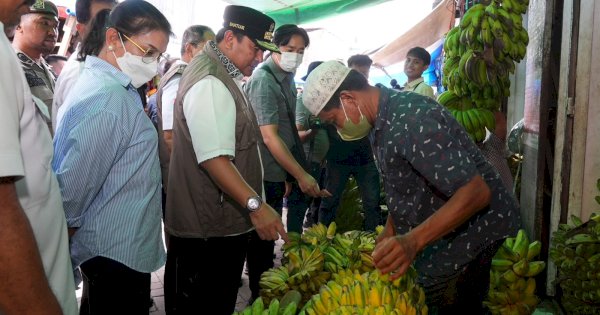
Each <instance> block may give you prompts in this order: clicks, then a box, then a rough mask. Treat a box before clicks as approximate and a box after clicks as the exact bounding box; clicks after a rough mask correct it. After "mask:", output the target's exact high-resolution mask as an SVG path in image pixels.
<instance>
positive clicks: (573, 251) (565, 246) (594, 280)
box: [549, 183, 600, 314]
mask: <svg viewBox="0 0 600 315" xmlns="http://www.w3.org/2000/svg"><path fill="white" fill-rule="evenodd" d="M598 186H599V190H600V183H599V184H598ZM550 244H551V247H550V250H549V252H550V258H551V259H552V260H553V261H554V263H555V264H556V266H557V267H558V277H557V279H556V282H557V284H559V285H560V287H561V289H562V292H563V295H562V298H561V303H562V305H563V307H564V308H565V310H566V311H567V313H569V314H598V310H599V309H600V215H598V214H592V217H591V218H590V220H589V221H588V222H585V223H584V222H582V221H581V219H580V218H578V217H577V216H571V218H570V223H569V224H560V225H559V226H558V230H557V231H556V232H554V234H553V235H552V240H551V242H550Z"/></svg>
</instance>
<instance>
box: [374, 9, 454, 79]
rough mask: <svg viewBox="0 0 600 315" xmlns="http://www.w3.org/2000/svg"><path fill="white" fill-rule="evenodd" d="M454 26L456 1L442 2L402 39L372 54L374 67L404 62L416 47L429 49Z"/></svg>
mask: <svg viewBox="0 0 600 315" xmlns="http://www.w3.org/2000/svg"><path fill="white" fill-rule="evenodd" d="M453 26H454V0H445V1H443V2H440V3H439V4H438V5H437V6H436V7H435V9H433V11H431V13H429V15H427V16H426V17H425V18H424V19H423V20H421V22H419V23H417V24H416V25H415V26H413V27H412V28H411V29H409V30H408V31H406V33H404V34H402V35H401V36H400V37H398V38H396V39H394V40H393V41H391V42H389V43H388V44H386V45H385V46H383V47H382V48H380V49H378V50H376V51H375V52H372V53H370V54H369V55H370V57H371V59H373V66H374V67H378V68H382V67H387V66H391V65H393V64H397V63H400V62H403V61H404V59H406V53H407V52H408V50H409V49H411V48H412V47H415V46H419V47H423V48H429V47H431V46H432V45H434V44H435V43H436V42H438V41H439V40H440V39H442V38H443V37H444V35H445V34H446V33H447V32H448V31H449V30H450V28H452V27H453Z"/></svg>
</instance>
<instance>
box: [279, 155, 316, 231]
mask: <svg viewBox="0 0 600 315" xmlns="http://www.w3.org/2000/svg"><path fill="white" fill-rule="evenodd" d="M310 175H311V176H312V177H313V178H314V179H315V180H316V181H317V182H319V180H320V177H321V164H320V163H314V162H313V163H311V167H310ZM312 200H313V198H312V197H310V196H308V195H306V194H304V193H303V192H302V190H301V189H300V186H298V183H297V182H294V183H293V184H292V191H291V192H290V195H289V196H288V199H287V206H288V211H287V231H288V232H297V233H302V223H304V216H305V215H306V211H307V209H308V207H309V206H310V204H311V202H312Z"/></svg>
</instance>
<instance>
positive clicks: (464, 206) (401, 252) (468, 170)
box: [373, 96, 491, 274]
mask: <svg viewBox="0 0 600 315" xmlns="http://www.w3.org/2000/svg"><path fill="white" fill-rule="evenodd" d="M419 99H420V101H424V102H425V103H430V102H431V103H433V100H431V99H429V98H427V97H421V96H415V99H414V100H411V101H413V102H415V101H419ZM424 105H425V106H421V107H417V108H416V109H415V110H416V111H419V112H420V114H421V115H406V116H405V117H404V118H400V119H394V118H392V119H391V121H390V124H391V125H392V126H393V127H400V128H402V127H401V126H406V127H404V128H405V129H404V130H403V132H402V134H401V135H400V133H399V134H398V136H394V137H393V138H392V137H391V136H390V137H388V138H386V141H391V143H393V144H391V145H392V146H394V149H393V150H392V152H396V153H394V155H390V156H389V157H388V160H389V159H391V158H392V157H393V159H394V160H395V161H402V162H401V163H403V164H405V163H408V164H409V165H410V167H409V168H410V169H411V170H412V172H413V174H414V175H413V176H411V178H414V179H417V178H420V179H422V180H423V181H424V182H426V183H427V186H429V187H431V188H430V189H432V190H433V191H431V193H432V194H436V195H444V196H445V198H444V200H446V201H445V203H444V204H443V205H442V206H441V207H439V208H438V209H432V210H435V212H434V214H433V215H431V216H430V217H429V218H426V219H424V220H423V221H421V222H419V223H420V224H417V225H416V226H414V227H413V228H412V229H411V232H409V233H408V234H405V235H399V236H396V237H394V238H388V240H387V241H383V242H381V243H379V244H378V246H377V250H376V252H375V253H374V254H373V257H374V260H375V258H376V259H377V262H376V266H377V267H378V268H379V269H380V270H382V271H386V272H390V271H395V270H397V269H398V268H400V270H399V271H400V273H399V274H402V273H403V272H404V271H405V270H406V268H408V266H409V265H410V263H411V262H412V260H413V259H414V258H415V256H416V254H417V253H418V252H419V251H421V250H422V249H423V248H424V247H425V246H427V245H428V244H430V243H431V242H433V241H435V240H438V239H440V238H441V237H443V236H445V235H447V234H448V233H450V232H452V231H453V230H454V229H456V228H457V227H458V226H460V225H461V224H463V223H464V222H465V221H467V220H468V219H469V218H470V217H472V216H473V215H475V213H477V211H479V210H481V209H483V208H484V207H485V206H487V205H488V203H489V200H490V194H491V193H490V188H489V187H488V185H487V184H486V182H485V181H484V179H483V178H482V176H481V174H480V172H479V170H478V168H477V165H476V163H478V161H477V159H478V156H477V152H479V151H478V150H477V149H476V148H475V146H474V145H473V143H472V141H471V140H470V139H469V138H468V135H467V134H466V133H465V132H464V130H463V129H462V128H460V126H459V125H458V123H457V122H456V121H455V120H454V119H453V118H452V117H451V116H450V115H449V114H448V113H447V112H446V111H442V110H440V108H439V107H438V106H439V105H435V104H431V107H430V106H429V104H424ZM424 108H425V110H424ZM401 130H402V129H401ZM480 158H483V157H480ZM397 163H400V162H397ZM394 197H395V198H394V200H395V202H397V203H398V204H405V203H403V202H402V201H401V199H402V198H407V199H411V198H412V197H413V195H410V194H407V195H401V194H398V195H397V196H394ZM390 206H392V205H390ZM419 206H422V205H419ZM403 207H407V206H406V205H404V206H403ZM413 207H416V205H414V204H413ZM403 210H404V211H416V210H415V209H412V208H410V209H407V208H405V209H403ZM423 228H425V229H427V230H428V231H426V232H427V233H430V234H426V235H425V234H423V231H422V229H423ZM384 257H385V258H384Z"/></svg>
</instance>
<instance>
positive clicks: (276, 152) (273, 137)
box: [260, 125, 326, 197]
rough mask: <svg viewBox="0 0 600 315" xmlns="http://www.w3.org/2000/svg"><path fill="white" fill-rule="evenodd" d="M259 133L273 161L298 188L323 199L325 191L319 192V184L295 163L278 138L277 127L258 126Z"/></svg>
mask: <svg viewBox="0 0 600 315" xmlns="http://www.w3.org/2000/svg"><path fill="white" fill-rule="evenodd" d="M260 132H261V134H262V137H263V141H264V143H265V146H266V147H267V149H269V152H271V155H273V157H274V158H275V161H277V163H279V165H281V167H283V169H284V170H286V171H287V172H288V173H290V174H291V175H292V176H293V177H294V178H295V179H296V180H297V181H298V186H300V189H301V190H302V192H304V193H305V194H307V195H309V196H311V197H325V196H324V195H323V194H324V193H325V192H326V191H323V193H322V192H321V189H320V188H319V183H317V181H316V180H315V179H314V178H313V177H312V176H311V175H310V174H309V173H308V172H306V171H305V170H304V168H302V166H301V165H300V164H299V163H298V162H297V161H296V159H295V158H294V156H293V155H292V153H291V152H290V150H289V149H288V147H287V146H286V145H285V143H284V142H283V140H282V139H281V137H280V136H279V133H278V125H263V126H260Z"/></svg>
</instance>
